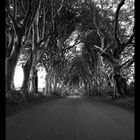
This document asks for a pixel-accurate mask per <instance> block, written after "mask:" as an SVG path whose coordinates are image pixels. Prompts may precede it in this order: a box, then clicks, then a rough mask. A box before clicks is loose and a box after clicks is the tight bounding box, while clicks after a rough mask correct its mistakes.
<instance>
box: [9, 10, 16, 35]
mask: <svg viewBox="0 0 140 140" xmlns="http://www.w3.org/2000/svg"><path fill="white" fill-rule="evenodd" d="M6 14H7V15H8V17H9V18H10V20H11V21H12V25H13V29H14V31H15V33H17V30H18V26H17V23H16V20H15V18H14V17H13V16H12V15H11V13H10V12H9V8H6Z"/></svg>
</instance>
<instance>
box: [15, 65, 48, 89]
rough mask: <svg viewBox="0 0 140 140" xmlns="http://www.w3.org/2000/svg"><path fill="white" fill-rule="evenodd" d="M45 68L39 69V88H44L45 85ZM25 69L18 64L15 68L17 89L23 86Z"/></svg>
mask: <svg viewBox="0 0 140 140" xmlns="http://www.w3.org/2000/svg"><path fill="white" fill-rule="evenodd" d="M45 75H46V73H45V69H39V71H38V88H44V87H45ZM23 78H24V75H23V69H22V68H21V66H17V67H16V70H15V76H14V85H15V88H16V89H19V88H20V87H21V86H22V82H23Z"/></svg>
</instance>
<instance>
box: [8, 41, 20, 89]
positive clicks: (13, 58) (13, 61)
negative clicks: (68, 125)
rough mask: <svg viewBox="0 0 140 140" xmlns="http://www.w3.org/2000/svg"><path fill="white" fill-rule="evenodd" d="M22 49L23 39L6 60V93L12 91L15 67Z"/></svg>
mask: <svg viewBox="0 0 140 140" xmlns="http://www.w3.org/2000/svg"><path fill="white" fill-rule="evenodd" d="M20 48H21V39H20V40H19V41H18V42H17V43H16V44H15V46H14V48H13V52H12V54H11V56H10V57H9V58H6V91H8V90H12V87H11V83H12V81H13V78H14V74H15V67H16V64H17V61H18V57H19V54H20Z"/></svg>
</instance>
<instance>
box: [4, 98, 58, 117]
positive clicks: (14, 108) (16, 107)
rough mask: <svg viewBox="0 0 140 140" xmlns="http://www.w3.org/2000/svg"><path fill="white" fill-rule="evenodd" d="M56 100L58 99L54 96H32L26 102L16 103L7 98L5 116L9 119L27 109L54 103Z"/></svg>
mask: <svg viewBox="0 0 140 140" xmlns="http://www.w3.org/2000/svg"><path fill="white" fill-rule="evenodd" d="M54 99H56V98H55V97H52V96H38V97H37V96H30V97H28V98H27V99H26V100H23V101H18V102H16V101H13V100H11V99H9V98H6V104H5V116H6V118H8V117H10V116H13V115H15V114H17V113H19V112H22V111H24V110H26V109H30V108H32V107H34V106H37V105H39V104H43V103H46V102H49V101H52V100H54Z"/></svg>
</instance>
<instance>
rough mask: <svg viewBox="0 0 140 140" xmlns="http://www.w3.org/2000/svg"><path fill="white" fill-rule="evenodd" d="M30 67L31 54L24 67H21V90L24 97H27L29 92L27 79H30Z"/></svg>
mask: <svg viewBox="0 0 140 140" xmlns="http://www.w3.org/2000/svg"><path fill="white" fill-rule="evenodd" d="M31 66H32V54H31V55H30V56H29V58H28V60H27V62H26V64H25V66H23V72H24V80H23V84H22V89H23V91H24V93H25V95H27V94H28V92H29V78H30V71H31Z"/></svg>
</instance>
